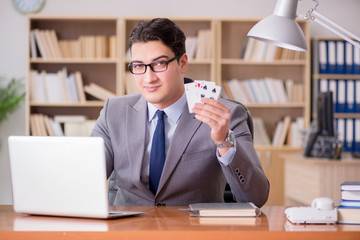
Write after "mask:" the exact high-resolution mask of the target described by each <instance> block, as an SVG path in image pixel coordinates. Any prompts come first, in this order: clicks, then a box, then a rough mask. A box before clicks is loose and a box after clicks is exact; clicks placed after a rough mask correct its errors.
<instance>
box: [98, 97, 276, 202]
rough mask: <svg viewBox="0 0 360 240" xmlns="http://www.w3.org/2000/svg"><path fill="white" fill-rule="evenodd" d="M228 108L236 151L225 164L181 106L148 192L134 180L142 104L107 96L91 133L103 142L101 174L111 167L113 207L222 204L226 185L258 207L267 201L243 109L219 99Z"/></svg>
mask: <svg viewBox="0 0 360 240" xmlns="http://www.w3.org/2000/svg"><path fill="white" fill-rule="evenodd" d="M220 101H221V102H223V103H224V104H225V105H227V106H228V107H229V108H230V109H231V121H230V129H232V130H233V132H234V133H235V136H236V141H237V143H236V153H235V156H234V158H233V160H232V162H231V164H230V165H229V166H224V165H222V164H221V163H219V161H218V160H217V157H216V151H217V149H216V145H215V143H214V142H213V140H212V139H211V137H210V127H209V126H208V125H207V124H205V123H202V122H200V121H198V120H197V119H195V118H194V114H191V113H189V111H188V110H187V108H186V110H185V111H184V113H183V114H182V115H181V117H180V120H179V123H178V126H177V128H176V130H175V133H174V136H173V139H172V141H171V143H170V146H169V149H168V153H167V155H166V160H165V165H164V169H163V172H162V176H161V179H160V182H159V187H158V192H157V193H156V194H155V196H154V194H153V193H152V192H151V191H150V190H149V189H148V188H147V186H146V185H145V184H144V183H143V182H142V181H141V180H140V175H141V166H142V161H143V156H144V152H145V148H146V146H145V131H146V119H147V102H146V100H145V99H144V98H143V97H142V96H141V94H134V95H126V96H121V97H116V98H111V99H108V100H107V101H106V102H105V105H104V108H103V109H102V111H101V113H100V116H99V118H98V120H97V123H96V125H95V127H94V129H93V131H92V134H91V135H92V136H100V137H102V138H103V139H104V140H105V149H106V150H105V151H106V153H105V155H106V168H107V175H108V176H110V174H111V173H112V172H113V170H114V173H115V174H114V177H115V179H116V184H115V187H114V186H111V187H112V188H114V189H115V190H116V195H115V197H114V201H113V203H112V204H113V205H175V206H176V205H177V206H185V205H188V204H191V203H197V202H223V201H224V199H223V196H224V188H225V184H226V182H228V183H229V185H230V187H231V189H232V192H233V194H234V196H235V198H236V200H237V201H252V202H254V203H255V204H256V205H257V206H258V207H261V206H262V205H263V204H264V203H265V202H266V200H267V197H268V193H269V182H268V180H267V178H266V176H265V174H264V172H263V170H262V168H261V164H260V161H259V159H258V157H257V154H256V152H255V150H254V147H253V142H252V137H251V134H250V132H249V128H248V125H247V122H246V120H247V113H246V109H245V108H244V107H243V106H242V105H240V104H237V103H233V102H230V101H227V100H224V99H221V100H220Z"/></svg>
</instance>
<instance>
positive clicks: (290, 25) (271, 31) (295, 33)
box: [247, 15, 307, 52]
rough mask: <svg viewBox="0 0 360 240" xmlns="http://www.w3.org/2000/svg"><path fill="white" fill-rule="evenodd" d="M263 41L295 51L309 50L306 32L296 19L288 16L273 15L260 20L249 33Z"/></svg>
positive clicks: (249, 35)
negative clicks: (304, 32)
mask: <svg viewBox="0 0 360 240" xmlns="http://www.w3.org/2000/svg"><path fill="white" fill-rule="evenodd" d="M247 36H248V37H252V38H255V39H258V40H261V41H265V42H268V43H272V44H274V45H276V46H278V47H282V48H288V49H291V50H295V51H303V52H305V51H307V44H306V40H305V37H304V34H303V32H302V30H301V28H300V26H299V24H298V23H297V22H296V21H295V19H291V18H288V17H282V16H278V15H271V16H268V17H266V18H264V19H263V20H261V21H260V22H258V23H257V24H256V25H255V26H254V27H253V28H252V29H251V30H250V31H249V32H248V34H247Z"/></svg>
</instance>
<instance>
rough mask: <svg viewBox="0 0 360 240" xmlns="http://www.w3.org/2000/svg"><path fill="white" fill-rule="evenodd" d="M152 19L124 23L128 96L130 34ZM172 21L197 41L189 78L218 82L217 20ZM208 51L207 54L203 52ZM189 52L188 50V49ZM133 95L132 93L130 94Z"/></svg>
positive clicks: (123, 70)
mask: <svg viewBox="0 0 360 240" xmlns="http://www.w3.org/2000/svg"><path fill="white" fill-rule="evenodd" d="M150 19H152V17H145V18H139V17H126V18H124V19H123V21H122V33H121V36H122V38H121V39H122V41H121V46H120V51H121V53H122V56H121V57H122V58H123V59H122V62H123V64H122V66H121V72H122V74H123V78H124V79H127V80H126V82H124V85H123V91H122V92H123V93H125V94H128V93H129V91H128V90H127V89H126V87H129V86H126V84H128V85H130V84H131V80H129V78H131V74H130V73H129V71H128V69H127V65H128V64H129V56H128V54H129V53H128V49H127V43H128V39H129V37H130V33H131V31H132V30H133V28H134V27H135V26H136V25H137V24H138V23H139V22H140V21H141V20H150ZM171 20H172V21H174V22H175V23H176V24H177V25H178V26H179V27H180V28H181V29H182V30H183V31H184V33H185V35H186V37H187V41H188V39H194V38H195V39H197V40H196V44H197V48H196V49H195V54H194V56H193V57H189V67H188V71H187V76H188V77H190V78H192V79H193V80H209V81H215V82H217V83H219V81H217V79H216V78H215V68H216V65H215V63H216V56H215V20H214V19H211V18H176V17H175V18H174V17H171ZM203 32H206V34H207V35H206V36H205V39H204V38H203V37H202V36H203V35H201V34H202V33H203ZM199 46H201V47H200V49H204V48H205V49H206V50H204V51H206V53H204V51H203V50H200V51H199ZM187 50H188V49H187ZM130 93H131V92H130Z"/></svg>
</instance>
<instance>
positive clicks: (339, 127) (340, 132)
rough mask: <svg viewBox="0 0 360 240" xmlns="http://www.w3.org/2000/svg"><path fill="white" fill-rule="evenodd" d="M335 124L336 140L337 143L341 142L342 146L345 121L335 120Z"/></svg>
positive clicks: (341, 119)
mask: <svg viewBox="0 0 360 240" xmlns="http://www.w3.org/2000/svg"><path fill="white" fill-rule="evenodd" d="M335 122H336V124H335V125H336V132H337V135H338V139H339V141H341V142H342V143H343V145H346V144H345V119H343V118H337V119H336V120H335Z"/></svg>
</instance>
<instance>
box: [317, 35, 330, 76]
mask: <svg viewBox="0 0 360 240" xmlns="http://www.w3.org/2000/svg"><path fill="white" fill-rule="evenodd" d="M318 56H319V60H318V61H319V73H320V74H326V73H329V58H328V44H327V41H326V40H319V41H318Z"/></svg>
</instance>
